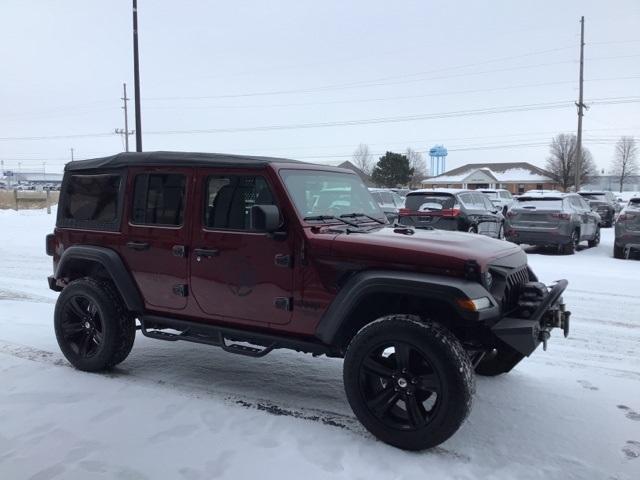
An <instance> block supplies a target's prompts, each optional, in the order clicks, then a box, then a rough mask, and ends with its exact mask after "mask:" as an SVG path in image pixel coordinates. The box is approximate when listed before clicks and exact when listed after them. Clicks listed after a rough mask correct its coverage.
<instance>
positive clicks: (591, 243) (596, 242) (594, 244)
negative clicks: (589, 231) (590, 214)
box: [589, 227, 600, 248]
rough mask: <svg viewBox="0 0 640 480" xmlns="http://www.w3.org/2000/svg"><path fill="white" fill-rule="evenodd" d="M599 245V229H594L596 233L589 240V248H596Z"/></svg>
mask: <svg viewBox="0 0 640 480" xmlns="http://www.w3.org/2000/svg"><path fill="white" fill-rule="evenodd" d="M599 244H600V227H596V233H595V234H594V235H593V238H592V239H591V240H589V248H593V247H597V246H598V245H599Z"/></svg>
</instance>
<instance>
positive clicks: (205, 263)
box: [189, 169, 293, 324]
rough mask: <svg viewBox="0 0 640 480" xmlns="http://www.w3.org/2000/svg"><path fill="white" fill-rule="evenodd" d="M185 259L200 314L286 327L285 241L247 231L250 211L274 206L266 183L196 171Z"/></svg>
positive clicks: (288, 276) (257, 177)
mask: <svg viewBox="0 0 640 480" xmlns="http://www.w3.org/2000/svg"><path fill="white" fill-rule="evenodd" d="M197 179H198V180H197V182H196V185H197V186H196V189H197V191H198V194H197V198H202V199H203V201H202V202H200V204H201V208H200V213H199V215H198V218H196V219H194V224H193V240H192V249H191V255H190V260H189V261H190V262H191V289H192V292H193V296H194V298H195V300H196V302H197V303H198V305H199V306H200V308H201V309H202V311H203V312H204V313H205V314H208V315H210V316H212V317H219V318H221V319H223V320H233V321H234V322H244V323H265V324H268V323H276V324H284V323H288V322H289V321H290V319H291V307H292V300H291V295H292V287H293V268H292V257H291V253H292V249H291V245H290V237H289V238H287V237H284V238H283V237H282V236H277V235H276V236H274V235H267V234H266V233H265V232H259V231H254V230H251V226H250V224H249V211H250V209H251V207H252V206H253V205H258V204H262V205H277V204H278V202H277V200H276V198H275V197H274V194H273V189H272V188H270V186H269V183H268V181H267V179H266V177H265V176H264V175H263V174H261V173H256V172H252V171H244V172H239V171H238V170H235V171H231V172H230V171H221V170H216V169H200V170H199V171H198V175H197Z"/></svg>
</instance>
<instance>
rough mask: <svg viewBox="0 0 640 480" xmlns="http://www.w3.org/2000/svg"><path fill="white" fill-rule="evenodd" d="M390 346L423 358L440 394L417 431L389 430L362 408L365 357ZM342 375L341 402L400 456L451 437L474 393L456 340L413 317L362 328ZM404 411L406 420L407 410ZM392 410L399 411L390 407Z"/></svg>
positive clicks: (468, 363)
mask: <svg viewBox="0 0 640 480" xmlns="http://www.w3.org/2000/svg"><path fill="white" fill-rule="evenodd" d="M394 342H395V343H396V344H402V345H405V346H407V345H408V346H410V348H411V352H418V353H417V354H416V355H419V356H420V357H418V358H419V359H420V360H421V358H422V357H423V356H424V357H426V358H428V362H429V365H430V366H431V368H432V371H433V372H434V373H435V374H436V375H437V378H438V381H439V385H440V393H438V394H436V396H435V397H433V398H436V400H435V403H434V405H437V407H434V410H432V411H431V412H432V415H429V414H428V413H427V415H426V425H423V426H422V427H413V429H410V430H408V429H399V428H393V427H391V426H390V425H389V424H388V422H387V423H385V422H384V421H383V420H381V419H380V418H378V416H376V415H375V414H374V413H373V412H372V410H371V409H370V407H369V406H368V405H367V402H366V395H365V393H364V392H363V388H362V387H363V380H362V378H363V376H362V375H363V373H362V372H363V371H364V370H365V369H364V367H363V363H364V362H365V360H366V359H368V358H370V357H369V352H371V351H372V350H375V349H376V348H382V347H383V346H385V345H387V344H389V343H394ZM413 358H414V359H415V356H414V357H413ZM421 361H422V360H421ZM343 374H344V386H345V391H346V394H347V399H348V400H349V404H350V405H351V408H352V409H353V412H354V413H355V415H356V417H358V419H359V420H360V422H361V423H362V424H363V425H364V426H365V428H366V429H367V430H369V431H370V432H371V433H372V434H373V435H375V436H376V437H377V438H378V439H380V440H382V441H383V442H385V443H388V444H390V445H393V446H395V447H398V448H402V449H405V450H423V449H427V448H431V447H434V446H436V445H439V444H440V443H442V442H444V441H445V440H447V439H448V438H449V437H451V436H452V435H453V434H454V433H455V432H456V431H457V430H458V428H460V426H461V425H462V423H463V422H464V420H465V419H466V418H467V415H468V414H469V412H470V410H471V403H472V397H473V393H474V391H475V378H474V375H473V366H472V364H471V361H470V359H469V356H468V355H467V353H466V352H465V350H464V349H463V348H462V346H461V345H460V342H458V340H457V339H456V337H455V336H454V335H453V334H452V333H451V332H449V331H448V330H447V329H446V328H444V327H443V326H441V325H439V324H437V323H435V322H424V321H422V320H421V319H420V318H419V317H417V316H413V315H390V316H386V317H382V318H380V319H378V320H376V321H374V322H372V323H369V324H367V325H365V326H364V327H363V328H362V329H361V330H360V331H359V332H358V333H357V334H356V335H355V336H354V337H353V339H352V340H351V343H350V344H349V347H348V349H347V352H346V355H345V359H344V371H343ZM414 378H415V377H414ZM397 381H398V383H399V382H400V380H397ZM389 382H392V380H389ZM391 385H393V386H395V385H396V384H395V383H391ZM416 392H417V390H416ZM414 395H417V394H414ZM421 401H422V400H421ZM437 402H440V403H439V404H438V403H437ZM404 405H405V407H404V408H405V410H407V412H406V413H407V415H408V413H409V411H408V410H409V409H408V408H407V407H406V403H405V404H404ZM393 408H394V409H395V408H399V407H398V405H397V404H396V405H395V406H394V407H393ZM420 408H421V409H423V408H424V404H422V406H421V407H420ZM408 416H409V415H408Z"/></svg>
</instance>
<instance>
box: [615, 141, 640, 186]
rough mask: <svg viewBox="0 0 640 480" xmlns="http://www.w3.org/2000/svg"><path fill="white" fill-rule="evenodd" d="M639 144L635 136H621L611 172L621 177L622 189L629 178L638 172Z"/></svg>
mask: <svg viewBox="0 0 640 480" xmlns="http://www.w3.org/2000/svg"><path fill="white" fill-rule="evenodd" d="M637 157H638V145H637V144H636V139H635V138H633V137H620V140H618V143H616V150H615V154H614V157H613V162H612V164H611V173H612V174H614V175H616V176H617V177H619V178H620V191H622V187H623V185H624V182H625V180H626V179H627V178H629V177H630V176H631V175H636V174H637V173H638V161H637Z"/></svg>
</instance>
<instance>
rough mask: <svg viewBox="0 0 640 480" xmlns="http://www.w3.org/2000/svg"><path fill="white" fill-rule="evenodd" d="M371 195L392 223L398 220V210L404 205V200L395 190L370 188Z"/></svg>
mask: <svg viewBox="0 0 640 480" xmlns="http://www.w3.org/2000/svg"><path fill="white" fill-rule="evenodd" d="M369 191H370V192H371V196H372V197H373V199H374V200H375V201H376V202H378V205H380V208H382V211H383V212H384V214H385V215H386V217H387V220H389V223H391V224H392V225H393V224H394V223H395V222H396V221H397V220H398V211H399V210H400V209H401V208H402V207H403V206H404V201H403V199H402V198H401V197H400V195H398V194H397V193H396V192H394V191H393V190H391V189H386V188H370V189H369Z"/></svg>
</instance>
